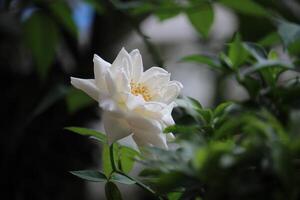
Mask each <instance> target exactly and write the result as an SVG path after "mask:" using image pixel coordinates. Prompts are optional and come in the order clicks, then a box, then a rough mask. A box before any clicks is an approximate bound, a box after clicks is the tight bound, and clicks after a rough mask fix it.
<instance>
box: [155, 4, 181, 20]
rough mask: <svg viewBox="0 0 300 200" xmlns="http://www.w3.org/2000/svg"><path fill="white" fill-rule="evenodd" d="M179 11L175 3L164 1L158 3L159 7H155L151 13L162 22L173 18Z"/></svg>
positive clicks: (179, 8)
mask: <svg viewBox="0 0 300 200" xmlns="http://www.w3.org/2000/svg"><path fill="white" fill-rule="evenodd" d="M181 10H182V9H181V7H180V6H179V5H178V4H177V3H175V1H173V0H164V1H161V2H160V4H159V6H157V7H156V8H155V9H154V10H153V12H154V13H155V15H156V16H157V17H158V18H159V19H160V20H161V21H163V20H166V19H169V18H172V17H175V16H176V15H178V14H179V13H180V12H181Z"/></svg>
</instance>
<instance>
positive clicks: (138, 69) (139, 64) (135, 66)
mask: <svg viewBox="0 0 300 200" xmlns="http://www.w3.org/2000/svg"><path fill="white" fill-rule="evenodd" d="M130 56H131V60H132V72H131V79H132V80H133V81H134V82H138V81H139V79H140V77H141V76H142V73H143V60H142V56H141V54H140V52H139V50H138V49H134V50H133V51H131V52H130Z"/></svg>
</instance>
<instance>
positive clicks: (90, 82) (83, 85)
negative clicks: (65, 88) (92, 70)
mask: <svg viewBox="0 0 300 200" xmlns="http://www.w3.org/2000/svg"><path fill="white" fill-rule="evenodd" d="M71 84H72V85H73V86H74V87H76V88H78V89H80V90H82V91H84V92H85V93H87V94H88V95H89V96H90V97H92V98H93V99H95V100H96V101H98V99H99V92H98V88H97V86H96V83H95V80H94V79H80V78H74V77H71Z"/></svg>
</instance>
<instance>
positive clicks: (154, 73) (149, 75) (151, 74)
mask: <svg viewBox="0 0 300 200" xmlns="http://www.w3.org/2000/svg"><path fill="white" fill-rule="evenodd" d="M166 75H169V73H168V72H167V71H166V70H164V69H162V68H160V67H151V68H150V69H148V70H147V71H145V72H144V73H143V74H142V79H141V82H146V81H148V80H149V79H151V80H153V79H155V78H157V77H158V76H166Z"/></svg>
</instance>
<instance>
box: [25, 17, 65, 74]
mask: <svg viewBox="0 0 300 200" xmlns="http://www.w3.org/2000/svg"><path fill="white" fill-rule="evenodd" d="M23 30H24V36H25V42H26V44H27V46H28V47H29V48H30V50H31V52H32V57H33V59H34V61H35V63H36V67H37V72H38V74H39V76H40V77H41V78H42V79H44V78H45V77H46V75H47V73H48V71H49V67H50V65H51V64H52V62H53V60H54V56H55V50H56V45H57V43H58V38H59V32H58V29H57V26H56V24H55V23H54V22H53V20H52V19H51V18H50V17H48V16H47V15H45V14H43V13H42V12H39V11H36V12H34V13H33V14H32V15H31V16H30V17H29V18H28V19H27V20H26V21H25V22H24V27H23Z"/></svg>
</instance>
